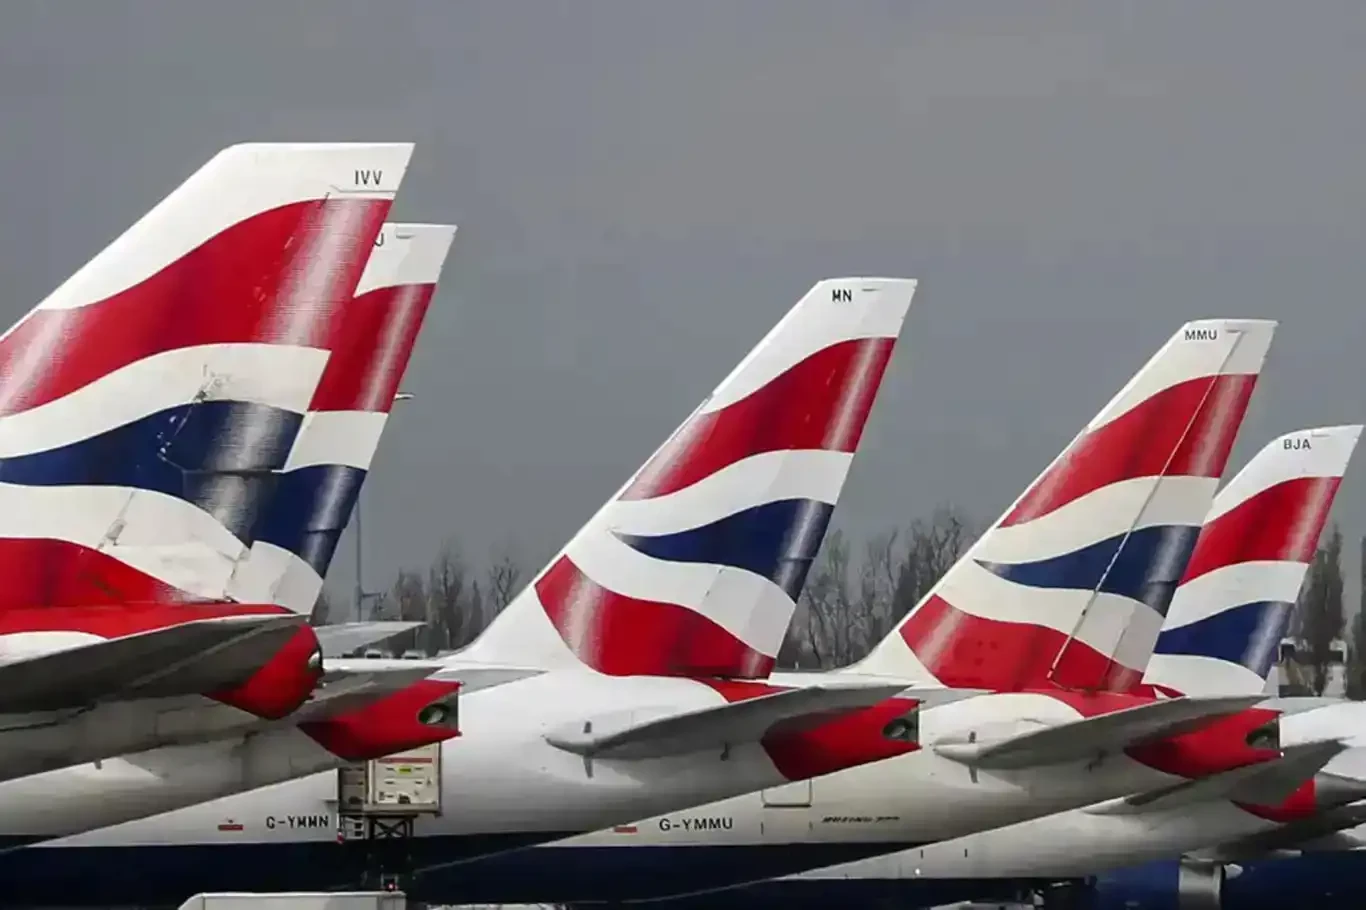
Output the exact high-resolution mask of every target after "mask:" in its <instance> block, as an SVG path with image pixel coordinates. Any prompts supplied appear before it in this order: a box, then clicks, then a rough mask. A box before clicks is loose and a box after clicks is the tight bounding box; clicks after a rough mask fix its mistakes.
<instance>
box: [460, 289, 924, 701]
mask: <svg viewBox="0 0 1366 910" xmlns="http://www.w3.org/2000/svg"><path fill="white" fill-rule="evenodd" d="M914 292H915V282H914V281H911V280H903V279H879V278H844V279H832V280H827V281H822V282H820V283H818V284H817V285H816V286H815V287H814V288H812V289H811V291H810V292H809V293H808V294H807V295H806V296H805V297H803V298H802V299H801V301H800V302H799V303H798V304H797V305H796V307H794V308H793V309H792V310H791V312H789V313H788V314H787V316H786V317H785V318H784V319H783V320H782V321H781V322H779V323H778V325H777V326H776V327H775V328H774V329H773V330H772V331H771V332H770V333H769V334H768V336H767V337H766V338H765V339H764V340H763V341H762V342H760V343H759V346H758V347H756V348H755V349H754V350H753V351H752V352H750V354H749V355H748V356H747V357H745V359H744V360H742V361H741V362H740V364H739V366H737V367H736V368H735V370H734V371H733V372H732V373H731V374H730V375H729V376H728V377H726V379H725V380H724V381H723V382H722V383H721V384H720V385H719V386H717V387H716V390H715V391H714V392H713V393H712V394H711V395H710V396H709V397H708V398H707V399H706V401H704V402H703V403H702V405H701V406H700V407H699V408H698V409H697V410H696V411H694V412H693V414H692V416H690V417H689V418H688V419H687V420H686V421H685V422H684V423H683V425H682V426H681V427H679V428H678V430H676V431H675V432H674V434H673V435H672V436H670V437H669V439H668V440H667V441H666V442H665V443H664V445H663V446H662V447H661V448H660V449H659V450H658V451H657V452H656V453H655V454H654V455H653V456H652V457H651V458H650V459H649V461H648V462H646V464H645V465H644V467H643V468H641V469H640V471H639V472H637V474H636V475H635V476H634V477H633V478H631V480H630V481H629V482H628V483H627V484H626V486H625V487H623V488H622V489H621V490H620V491H619V492H618V493H617V494H616V495H614V496H613V497H612V498H611V499H610V500H609V501H608V502H607V504H606V505H605V506H604V507H603V508H602V509H601V510H599V512H598V513H597V514H596V515H595V516H594V517H593V518H592V519H591V520H590V521H589V522H588V524H587V525H585V526H584V527H583V529H582V530H580V531H579V532H578V533H577V534H575V535H574V537H573V539H572V540H570V542H569V544H568V546H566V547H565V549H564V550H563V551H562V552H561V553H560V554H559V555H558V556H556V557H555V558H554V559H553V560H552V561H551V563H550V565H549V566H547V567H546V568H545V569H544V570H542V571H541V573H540V574H539V575H538V576H537V577H536V578H535V579H534V581H533V582H532V584H531V585H530V586H529V587H528V588H527V589H526V590H524V591H523V592H522V593H521V594H520V595H519V596H518V597H517V598H515V599H514V600H513V602H512V603H511V604H510V605H509V606H508V607H507V609H506V610H504V611H503V613H502V614H501V615H500V616H499V617H498V618H497V619H496V620H495V621H494V622H493V624H492V625H491V626H490V627H489V628H488V629H487V630H486V631H485V633H484V635H482V636H481V637H480V638H479V639H478V640H477V641H476V642H475V643H474V644H473V645H471V647H470V648H469V649H468V650H467V652H466V654H465V655H463V656H464V657H466V658H468V659H474V660H483V661H488V662H493V663H504V664H515V665H521V666H533V667H543V668H551V667H558V666H582V665H586V666H587V667H590V668H592V669H594V670H596V671H598V672H600V673H605V674H609V675H614V676H622V675H671V676H678V675H688V676H706V675H718V676H734V677H749V678H754V677H762V676H765V675H767V673H768V672H769V670H770V669H771V668H772V666H773V662H774V659H775V657H776V655H777V653H778V647H779V645H780V644H781V642H782V638H783V636H784V634H785V633H786V630H787V626H788V623H789V622H790V621H791V618H792V613H793V610H794V609H795V607H796V601H797V597H798V595H799V594H800V591H801V588H802V585H803V583H804V582H805V580H806V574H807V571H808V569H809V568H810V565H811V560H812V559H813V557H814V556H815V553H816V550H817V549H818V548H819V546H820V543H821V540H822V538H823V537H824V534H825V529H826V525H827V524H828V522H829V520H830V513H831V511H832V510H833V509H834V507H835V504H836V502H838V500H839V496H840V492H841V490H842V489H843V487H844V481H845V478H846V477H847V476H848V474H849V466H850V464H851V462H852V460H853V456H854V451H855V449H856V448H857V447H858V442H859V439H860V437H861V436H862V433H863V428H864V424H865V422H866V421H867V419H868V414H869V411H870V410H871V409H872V406H873V400H874V398H875V396H876V394H877V390H878V388H879V386H880V385H881V382H882V377H883V374H884V371H885V370H886V368H887V364H888V362H889V360H890V358H891V356H892V349H893V347H894V346H895V344H896V340H897V337H898V336H899V334H900V332H901V327H902V324H903V322H904V320H905V317H906V312H907V310H908V308H909V306H910V303H911V298H912V296H913V295H914Z"/></svg>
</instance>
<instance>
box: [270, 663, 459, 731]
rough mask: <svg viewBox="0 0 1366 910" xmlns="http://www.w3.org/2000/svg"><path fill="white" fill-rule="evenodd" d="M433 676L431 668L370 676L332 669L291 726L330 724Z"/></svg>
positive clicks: (393, 670) (392, 670)
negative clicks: (315, 722) (322, 722)
mask: <svg viewBox="0 0 1366 910" xmlns="http://www.w3.org/2000/svg"><path fill="white" fill-rule="evenodd" d="M431 674H432V671H431V669H430V668H428V667H412V666H408V667H393V668H386V669H375V670H371V671H368V672H352V671H340V672H339V671H334V670H331V669H329V670H328V672H327V673H326V674H325V675H324V676H323V680H322V684H321V685H320V686H319V687H318V688H317V689H315V690H314V691H313V695H312V696H311V697H310V698H309V700H308V702H307V704H305V705H304V706H303V707H301V708H300V709H299V710H298V711H295V712H294V713H293V714H291V715H290V716H289V719H288V720H289V723H292V724H302V723H308V722H309V721H319V720H327V719H328V718H332V717H337V716H339V715H342V714H348V713H350V712H351V711H356V710H359V709H360V708H364V707H365V706H366V705H368V704H371V703H372V702H375V701H378V700H379V699H381V698H384V697H385V696H386V695H392V694H393V693H395V692H397V691H399V690H400V689H406V688H407V687H408V686H411V685H413V684H414V683H416V682H419V681H421V680H423V679H426V678H427V677H428V676H430V675H431Z"/></svg>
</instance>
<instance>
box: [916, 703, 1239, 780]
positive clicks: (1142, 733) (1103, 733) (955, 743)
mask: <svg viewBox="0 0 1366 910" xmlns="http://www.w3.org/2000/svg"><path fill="white" fill-rule="evenodd" d="M1264 698H1265V696H1263V695H1260V694H1258V695H1237V696H1219V697H1215V698H1203V697H1197V696H1183V697H1181V698H1172V699H1166V700H1163V701H1153V702H1148V703H1146V704H1142V705H1138V706H1136V707H1133V708H1125V709H1124V710H1122V711H1113V712H1111V713H1109V714H1099V715H1096V716H1095V717H1086V718H1082V719H1081V720H1076V721H1072V722H1070V723H1064V724H1057V725H1054V726H1050V727H1045V728H1043V729H1041V730H1035V731H1032V732H1029V733H1023V734H1020V735H1018V736H1011V737H1008V738H1006V739H998V740H991V739H976V738H970V739H968V740H965V741H964V740H950V739H947V738H946V739H944V740H941V741H939V742H935V743H933V744H931V745H932V747H933V748H934V751H935V752H936V753H938V754H939V755H941V756H943V757H944V758H947V759H949V760H950V761H956V762H960V763H962V764H965V765H972V766H973V767H977V768H987V769H1011V768H1030V767H1037V766H1041V765H1053V764H1060V763H1062V762H1072V761H1084V760H1087V759H1090V758H1093V757H1095V756H1097V755H1102V754H1109V753H1114V752H1119V751H1122V750H1124V749H1127V748H1130V747H1132V746H1137V745H1141V744H1143V743H1146V742H1150V741H1153V740H1159V739H1165V738H1167V737H1170V736H1179V735H1180V734H1183V733H1190V732H1192V731H1194V730H1199V729H1201V728H1202V727H1204V726H1206V725H1208V724H1210V723H1213V722H1214V721H1216V720H1218V719H1220V718H1222V717H1227V716H1228V715H1230V714H1237V713H1238V712H1239V711H1242V710H1244V709H1245V708H1249V707H1251V706H1252V705H1255V704H1257V703H1258V702H1260V701H1262V700H1264Z"/></svg>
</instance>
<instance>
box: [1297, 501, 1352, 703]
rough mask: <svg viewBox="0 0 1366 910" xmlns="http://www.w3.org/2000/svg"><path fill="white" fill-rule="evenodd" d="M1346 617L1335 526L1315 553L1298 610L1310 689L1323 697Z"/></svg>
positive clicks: (1300, 642)
mask: <svg viewBox="0 0 1366 910" xmlns="http://www.w3.org/2000/svg"><path fill="white" fill-rule="evenodd" d="M1345 622H1346V618H1345V616H1344V614H1343V606H1342V532H1341V531H1340V530H1339V529H1338V527H1337V525H1336V524H1335V525H1333V528H1332V530H1331V531H1330V532H1329V535H1328V541H1327V543H1325V544H1324V545H1323V546H1321V547H1319V548H1318V551H1317V552H1316V553H1315V554H1314V562H1313V564H1312V565H1311V566H1310V567H1309V575H1308V577H1307V578H1306V579H1305V583H1304V587H1303V588H1302V589H1301V590H1300V598H1299V603H1298V604H1297V605H1296V610H1295V625H1296V635H1295V637H1296V639H1297V642H1296V643H1297V645H1298V646H1299V647H1297V648H1296V650H1297V651H1302V652H1303V655H1304V659H1303V661H1302V662H1303V663H1304V664H1305V665H1306V668H1307V670H1308V676H1309V683H1310V687H1311V688H1312V689H1313V691H1314V694H1315V695H1322V694H1323V692H1324V689H1326V688H1327V687H1328V677H1329V674H1330V673H1331V671H1332V667H1333V663H1334V658H1335V654H1334V651H1335V647H1334V646H1335V645H1336V644H1337V642H1338V641H1339V640H1340V638H1341V636H1342V632H1343V627H1344V625H1345Z"/></svg>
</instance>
